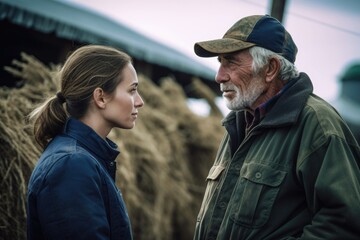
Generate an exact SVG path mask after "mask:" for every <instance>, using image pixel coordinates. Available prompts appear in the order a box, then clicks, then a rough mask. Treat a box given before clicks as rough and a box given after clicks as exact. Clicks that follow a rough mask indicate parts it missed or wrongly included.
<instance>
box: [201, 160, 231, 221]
mask: <svg viewBox="0 0 360 240" xmlns="http://www.w3.org/2000/svg"><path fill="white" fill-rule="evenodd" d="M224 170H225V167H224V166H222V165H214V166H212V167H211V169H210V171H209V174H208V176H207V177H206V182H207V186H206V190H205V194H204V198H203V202H202V204H201V208H200V212H199V215H198V219H197V220H198V221H200V220H201V219H202V217H203V214H204V212H205V210H206V209H207V208H208V207H209V203H210V200H211V198H212V196H213V194H214V192H215V190H216V188H217V186H218V185H219V182H220V177H221V174H222V172H223V171H224Z"/></svg>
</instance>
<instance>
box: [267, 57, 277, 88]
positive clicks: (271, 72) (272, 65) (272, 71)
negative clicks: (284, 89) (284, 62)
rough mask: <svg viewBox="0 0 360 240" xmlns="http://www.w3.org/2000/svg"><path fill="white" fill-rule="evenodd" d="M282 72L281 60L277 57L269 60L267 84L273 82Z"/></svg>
mask: <svg viewBox="0 0 360 240" xmlns="http://www.w3.org/2000/svg"><path fill="white" fill-rule="evenodd" d="M279 72H280V60H279V59H278V58H276V57H272V58H270V60H269V64H268V67H267V69H266V82H271V81H273V80H274V79H275V78H276V77H277V76H278V74H279Z"/></svg>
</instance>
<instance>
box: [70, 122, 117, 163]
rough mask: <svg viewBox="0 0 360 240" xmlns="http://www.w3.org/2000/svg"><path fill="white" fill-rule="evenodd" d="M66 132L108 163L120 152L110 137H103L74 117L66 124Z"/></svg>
mask: <svg viewBox="0 0 360 240" xmlns="http://www.w3.org/2000/svg"><path fill="white" fill-rule="evenodd" d="M64 133H65V134H67V135H69V136H71V137H72V138H74V139H76V140H77V141H79V142H80V143H81V145H82V146H83V147H85V148H86V149H87V150H88V151H89V152H91V153H93V154H94V155H95V156H96V157H97V158H98V159H101V160H103V161H104V162H105V163H106V165H107V163H108V162H111V161H114V160H115V159H116V157H117V156H118V154H119V153H120V152H119V151H118V149H117V145H116V144H115V143H114V142H112V141H111V140H110V139H108V138H106V140H104V139H102V138H101V137H100V136H99V135H98V134H97V133H96V132H95V131H94V130H93V129H92V128H90V127H89V126H87V125H86V124H84V123H82V122H81V121H79V120H76V119H74V118H71V117H70V118H69V119H68V120H67V122H66V124H65V128H64Z"/></svg>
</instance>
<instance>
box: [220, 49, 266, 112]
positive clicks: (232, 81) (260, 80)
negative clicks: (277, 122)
mask: <svg viewBox="0 0 360 240" xmlns="http://www.w3.org/2000/svg"><path fill="white" fill-rule="evenodd" d="M218 59H219V62H220V67H219V70H218V72H217V75H216V78H215V80H216V82H217V83H219V84H220V90H221V91H222V92H223V97H224V99H225V101H226V106H227V107H228V108H229V109H230V110H240V109H244V108H248V109H253V110H254V109H255V108H256V107H257V106H258V105H259V104H260V103H261V102H260V99H259V98H260V97H261V95H262V94H263V93H264V92H265V90H266V82H265V76H263V71H260V73H259V74H256V75H254V73H253V71H252V57H251V55H250V53H249V51H248V50H243V51H240V52H236V53H231V54H222V55H219V57H218Z"/></svg>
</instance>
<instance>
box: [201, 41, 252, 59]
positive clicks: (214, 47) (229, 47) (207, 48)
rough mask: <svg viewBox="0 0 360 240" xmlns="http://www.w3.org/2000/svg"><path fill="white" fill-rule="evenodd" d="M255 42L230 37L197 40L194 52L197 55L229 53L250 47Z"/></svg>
mask: <svg viewBox="0 0 360 240" xmlns="http://www.w3.org/2000/svg"><path fill="white" fill-rule="evenodd" d="M255 45H256V44H254V43H250V42H244V41H241V40H237V39H232V38H222V39H217V40H210V41H205V42H197V43H195V46H194V51H195V54H196V55H198V56H199V57H215V56H218V55H219V54H223V53H231V52H236V51H240V50H243V49H247V48H250V47H252V46H255Z"/></svg>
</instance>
